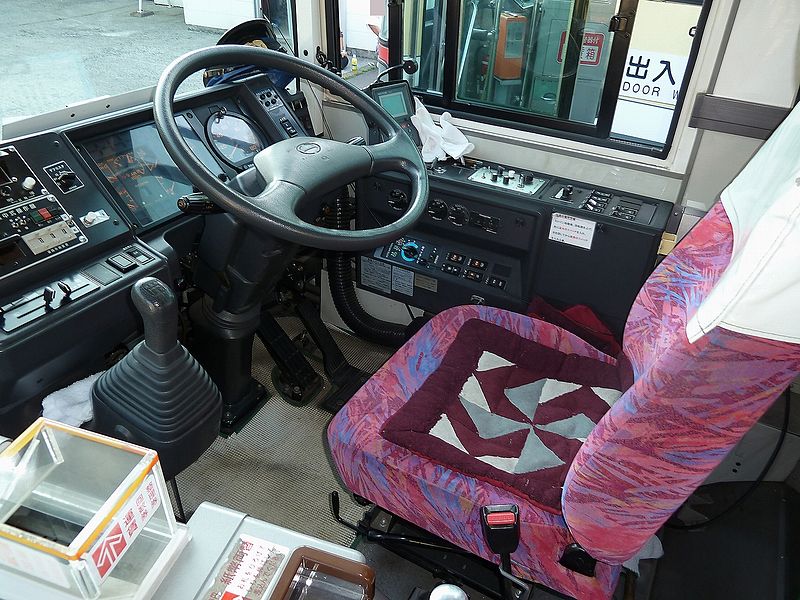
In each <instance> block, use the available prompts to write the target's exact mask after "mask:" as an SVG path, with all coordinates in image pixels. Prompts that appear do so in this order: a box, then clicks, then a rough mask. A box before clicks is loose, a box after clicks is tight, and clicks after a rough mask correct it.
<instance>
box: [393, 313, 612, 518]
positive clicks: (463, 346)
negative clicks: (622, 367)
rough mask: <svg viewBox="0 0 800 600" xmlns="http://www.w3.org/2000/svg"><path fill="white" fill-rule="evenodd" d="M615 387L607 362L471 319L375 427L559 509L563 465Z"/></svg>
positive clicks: (472, 473)
mask: <svg viewBox="0 0 800 600" xmlns="http://www.w3.org/2000/svg"><path fill="white" fill-rule="evenodd" d="M619 388H620V385H619V377H618V374H617V369H616V367H614V366H612V365H609V364H608V363H605V362H602V361H598V360H595V359H592V358H587V357H584V356H578V355H575V354H565V353H563V352H560V351H558V350H553V349H552V348H547V347H546V346H543V345H542V344H539V343H537V342H534V341H532V340H528V339H525V338H523V337H521V336H519V335H517V334H515V333H513V332H511V331H509V330H507V329H505V328H503V327H498V326H497V325H493V324H491V323H487V322H485V321H481V320H480V319H471V320H469V321H467V322H466V323H464V325H463V326H462V327H461V329H460V330H459V331H458V334H457V335H456V338H455V340H454V341H453V344H452V345H451V346H450V349H449V350H448V351H447V354H446V355H445V357H444V359H443V360H442V362H441V363H440V364H439V366H438V367H437V369H436V370H435V371H434V372H433V373H432V374H431V375H429V376H428V377H427V378H426V379H425V382H424V383H423V384H422V386H421V387H420V388H419V389H418V390H417V391H416V392H415V393H414V394H413V395H412V396H411V398H410V399H409V400H408V402H407V403H406V404H405V405H404V406H403V407H402V408H401V409H400V410H398V411H397V412H396V413H395V414H394V415H393V416H392V417H391V418H390V419H389V420H388V421H386V423H385V424H384V426H383V429H382V430H381V435H382V436H383V437H384V438H385V439H386V440H388V441H390V442H394V443H395V444H398V445H400V446H403V447H405V448H408V449H409V450H410V451H412V452H417V453H419V454H421V455H423V456H426V457H429V458H432V459H433V460H436V461H438V462H440V463H442V464H446V465H449V466H450V467H451V468H455V469H458V470H459V471H461V472H462V473H464V474H465V475H468V476H473V477H477V478H479V479H482V480H485V481H487V482H489V483H493V484H495V485H498V486H500V487H503V488H506V489H509V490H511V491H514V492H517V493H520V494H523V495H526V496H528V497H529V498H530V500H531V502H532V503H533V504H534V505H537V506H539V507H540V508H542V509H544V510H548V511H551V512H555V513H560V512H561V488H562V486H563V484H564V477H565V475H566V472H567V468H568V467H569V464H570V463H571V462H572V459H573V457H574V456H575V454H576V453H577V451H578V449H579V448H580V446H581V444H582V443H583V441H584V440H585V439H586V437H587V436H588V435H589V433H590V432H591V430H592V429H593V428H594V426H595V425H596V424H597V422H598V421H599V420H600V418H601V417H602V416H603V414H605V412H606V411H607V410H608V408H609V406H610V405H611V404H613V403H614V402H615V401H616V400H617V399H618V398H619V396H620V395H621V392H620V391H619Z"/></svg>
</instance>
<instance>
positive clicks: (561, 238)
mask: <svg viewBox="0 0 800 600" xmlns="http://www.w3.org/2000/svg"><path fill="white" fill-rule="evenodd" d="M594 229H595V222H594V221H590V220H589V219H581V218H580V217H573V216H572V215H565V214H562V213H553V219H552V221H550V235H549V236H548V238H549V239H551V240H553V241H554V242H561V243H562V244H569V245H570V246H577V247H578V248H585V249H586V250H591V249H592V240H593V239H594Z"/></svg>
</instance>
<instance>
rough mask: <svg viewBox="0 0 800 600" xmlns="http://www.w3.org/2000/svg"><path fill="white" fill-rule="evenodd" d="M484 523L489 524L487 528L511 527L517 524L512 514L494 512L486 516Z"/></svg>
mask: <svg viewBox="0 0 800 600" xmlns="http://www.w3.org/2000/svg"><path fill="white" fill-rule="evenodd" d="M486 522H487V523H488V524H489V527H495V526H497V525H513V524H514V523H516V522H517V518H516V516H515V515H514V513H512V512H496V513H489V514H488V515H486Z"/></svg>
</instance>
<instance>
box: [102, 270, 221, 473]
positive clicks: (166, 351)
mask: <svg viewBox="0 0 800 600" xmlns="http://www.w3.org/2000/svg"><path fill="white" fill-rule="evenodd" d="M131 298H132V300H133V305H134V306H135V307H136V310H137V311H138V312H139V314H140V315H141V317H142V321H144V341H143V342H140V343H139V344H137V345H136V346H135V347H134V348H133V350H131V351H130V352H129V353H128V354H126V355H125V357H124V358H123V359H122V360H121V361H120V362H118V363H117V364H115V365H114V366H113V367H111V368H110V369H109V370H108V371H106V372H105V373H103V375H102V376H101V377H100V378H99V379H98V380H97V381H95V383H94V386H93V387H92V404H93V407H94V421H93V428H94V429H95V430H96V431H98V432H100V433H104V434H106V435H110V436H113V437H117V438H121V439H124V440H126V441H129V442H132V443H134V444H140V445H142V446H145V447H147V448H152V449H154V450H156V451H157V452H158V455H159V458H160V460H161V468H162V469H163V470H164V477H165V478H166V479H172V478H173V477H174V476H175V475H176V474H177V473H179V472H181V471H182V470H183V469H185V468H186V467H188V466H189V465H190V464H191V463H192V462H194V461H195V460H196V459H197V458H199V457H200V455H201V454H202V453H203V452H204V451H205V450H206V448H208V447H209V446H210V445H211V444H212V442H213V441H214V439H215V438H216V437H217V434H218V433H219V426H220V418H221V415H222V398H221V396H220V393H219V390H217V386H215V385H214V383H213V382H212V381H211V378H210V377H209V376H208V373H206V371H205V369H203V367H202V366H200V363H198V362H197V361H196V360H195V359H194V357H193V356H192V355H191V354H189V351H188V350H186V348H184V347H183V346H182V345H181V344H180V342H178V302H177V300H176V299H175V295H174V294H173V293H172V290H171V289H170V288H169V287H168V286H167V285H166V284H165V283H163V282H162V281H160V280H158V279H155V278H153V277H145V278H144V279H140V280H139V281H137V282H136V283H135V284H133V287H132V289H131Z"/></svg>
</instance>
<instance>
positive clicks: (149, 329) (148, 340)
mask: <svg viewBox="0 0 800 600" xmlns="http://www.w3.org/2000/svg"><path fill="white" fill-rule="evenodd" d="M131 298H132V299H133V305H134V306H135V307H136V310H138V311H139V314H140V315H141V316H142V320H143V321H144V345H145V346H147V347H148V348H149V349H150V350H152V351H153V353H155V354H157V355H163V354H166V353H167V352H169V351H170V350H172V349H173V348H174V347H175V346H176V345H177V344H178V303H177V301H176V300H175V295H174V294H173V293H172V290H170V289H169V288H168V287H167V286H166V284H165V283H163V282H162V281H160V280H158V279H156V278H154V277H145V278H144V279H140V280H139V281H137V282H136V283H134V284H133V289H132V290H131Z"/></svg>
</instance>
